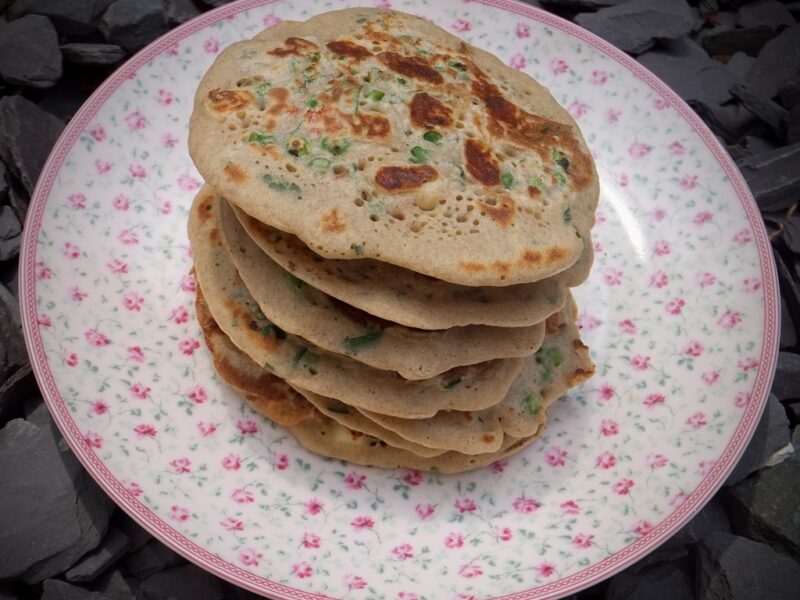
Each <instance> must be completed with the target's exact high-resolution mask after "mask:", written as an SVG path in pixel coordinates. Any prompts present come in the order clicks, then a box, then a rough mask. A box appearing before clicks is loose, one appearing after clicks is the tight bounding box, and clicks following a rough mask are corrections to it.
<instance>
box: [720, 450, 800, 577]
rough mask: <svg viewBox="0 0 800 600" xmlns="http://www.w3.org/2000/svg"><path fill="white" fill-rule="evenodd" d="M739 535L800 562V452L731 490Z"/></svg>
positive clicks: (796, 451) (729, 493) (732, 511)
mask: <svg viewBox="0 0 800 600" xmlns="http://www.w3.org/2000/svg"><path fill="white" fill-rule="evenodd" d="M728 498H729V501H730V506H731V514H732V517H733V523H734V525H735V527H734V529H735V531H736V533H738V534H740V535H745V536H747V537H748V538H751V539H754V540H756V541H759V542H765V543H767V544H769V545H770V546H771V547H772V548H773V549H775V550H777V551H778V552H782V553H784V554H788V555H789V556H791V557H793V558H794V559H795V560H797V561H800V509H798V507H800V452H798V449H795V455H794V456H793V457H792V458H790V459H789V460H786V461H784V462H782V463H780V464H777V465H775V466H774V467H769V468H767V469H764V470H762V471H759V472H758V473H756V475H755V476H754V477H751V478H749V479H746V480H744V481H742V482H741V483H740V484H738V485H736V486H734V487H732V488H730V489H729V490H728Z"/></svg>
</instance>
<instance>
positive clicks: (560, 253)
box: [547, 246, 567, 262]
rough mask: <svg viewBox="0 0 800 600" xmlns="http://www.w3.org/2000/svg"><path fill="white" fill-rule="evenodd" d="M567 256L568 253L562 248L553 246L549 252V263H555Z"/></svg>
mask: <svg viewBox="0 0 800 600" xmlns="http://www.w3.org/2000/svg"><path fill="white" fill-rule="evenodd" d="M566 255H567V251H566V250H565V249H564V248H562V247H561V246H551V247H550V249H549V250H548V251H547V261H548V262H555V261H557V260H559V259H561V258H564V257H565V256H566Z"/></svg>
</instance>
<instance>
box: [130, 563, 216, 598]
mask: <svg viewBox="0 0 800 600" xmlns="http://www.w3.org/2000/svg"><path fill="white" fill-rule="evenodd" d="M141 591H142V593H143V595H144V597H145V598H146V600H170V599H175V600H222V598H223V591H222V585H221V584H220V582H219V580H218V579H217V578H216V577H214V576H213V575H212V574H211V573H208V572H207V571H203V570H202V569H201V568H199V567H196V566H195V565H185V566H182V567H176V568H174V569H169V570H167V571H162V572H160V573H156V574H155V575H152V576H151V577H148V578H147V579H145V580H144V581H143V582H142V586H141Z"/></svg>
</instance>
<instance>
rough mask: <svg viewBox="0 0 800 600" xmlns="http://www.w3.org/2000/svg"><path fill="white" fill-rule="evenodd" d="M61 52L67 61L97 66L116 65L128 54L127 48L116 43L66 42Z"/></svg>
mask: <svg viewBox="0 0 800 600" xmlns="http://www.w3.org/2000/svg"><path fill="white" fill-rule="evenodd" d="M61 54H63V55H64V61H65V62H68V63H72V64H75V65H92V66H96V67H97V66H108V65H114V64H116V63H118V62H119V61H121V60H122V59H123V58H125V56H126V55H125V50H123V49H122V48H120V47H119V46H116V45H115V44H81V43H70V44H64V45H63V46H61Z"/></svg>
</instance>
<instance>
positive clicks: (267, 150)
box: [250, 142, 280, 158]
mask: <svg viewBox="0 0 800 600" xmlns="http://www.w3.org/2000/svg"><path fill="white" fill-rule="evenodd" d="M250 148H252V149H253V150H255V151H256V152H258V153H259V154H263V155H264V156H271V157H272V158H280V152H279V151H278V147H277V146H275V145H274V144H270V145H269V146H262V145H261V144H256V143H255V142H253V143H251V144H250Z"/></svg>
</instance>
